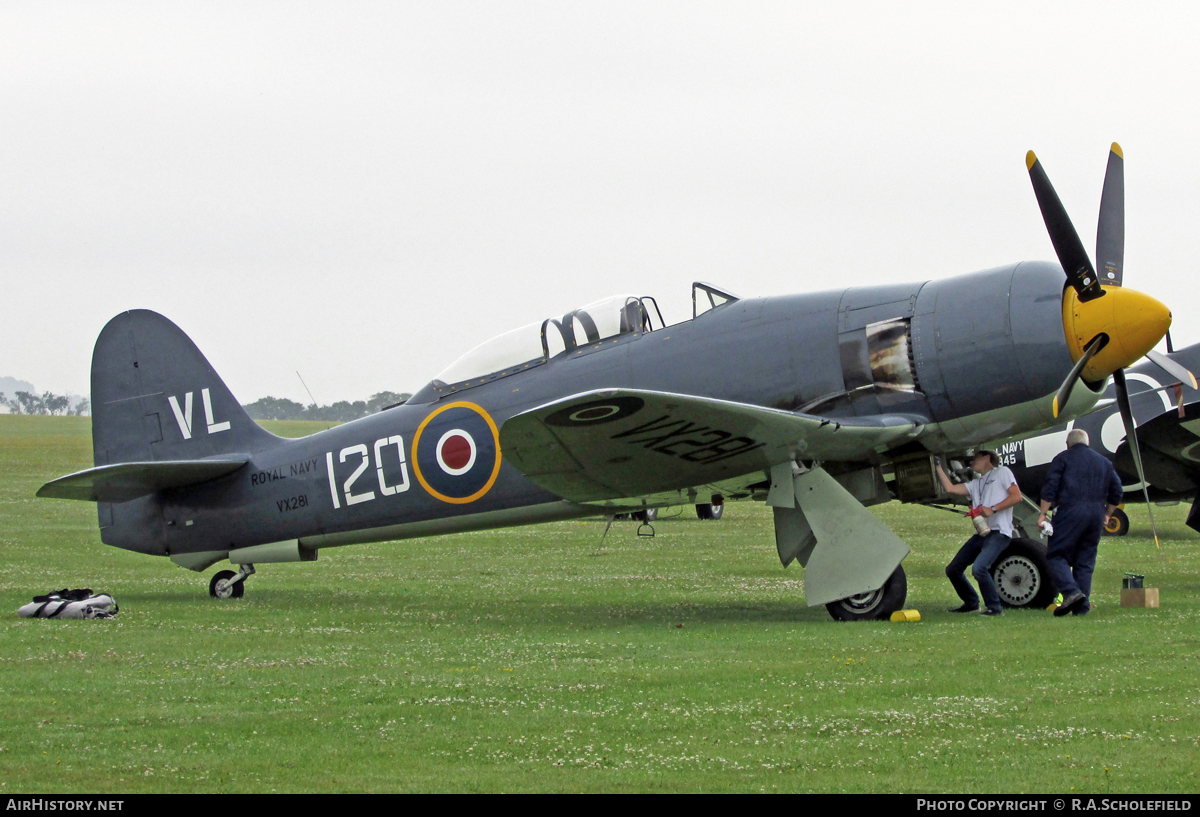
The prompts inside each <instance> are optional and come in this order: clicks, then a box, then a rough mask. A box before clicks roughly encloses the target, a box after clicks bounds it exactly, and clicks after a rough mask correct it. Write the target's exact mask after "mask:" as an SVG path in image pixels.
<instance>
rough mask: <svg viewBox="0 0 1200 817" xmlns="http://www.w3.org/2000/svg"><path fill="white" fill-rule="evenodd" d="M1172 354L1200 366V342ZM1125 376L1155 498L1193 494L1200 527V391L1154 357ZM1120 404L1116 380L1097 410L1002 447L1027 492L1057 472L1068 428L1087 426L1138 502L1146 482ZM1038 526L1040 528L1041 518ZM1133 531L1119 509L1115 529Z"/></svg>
mask: <svg viewBox="0 0 1200 817" xmlns="http://www.w3.org/2000/svg"><path fill="white" fill-rule="evenodd" d="M1168 356H1169V357H1170V358H1171V359H1172V360H1174V361H1175V362H1176V363H1178V364H1180V365H1182V366H1184V367H1186V368H1187V369H1189V370H1192V371H1194V370H1196V369H1197V368H1200V344H1196V345H1193V346H1189V347H1187V348H1185V349H1180V350H1178V351H1176V352H1172V353H1169V355H1168ZM1125 378H1126V380H1127V381H1128V382H1129V383H1130V384H1131V386H1132V388H1131V392H1130V395H1129V402H1130V407H1131V410H1132V412H1133V416H1134V418H1135V420H1136V422H1137V437H1138V443H1139V446H1140V448H1141V454H1142V466H1143V468H1144V469H1145V477H1146V485H1145V486H1144V487H1145V489H1146V495H1147V496H1148V498H1149V500H1150V501H1151V502H1154V503H1175V502H1180V501H1183V500H1192V510H1191V512H1190V513H1189V514H1188V519H1187V524H1188V525H1189V526H1190V527H1191V528H1193V529H1195V530H1197V531H1200V498H1198V497H1200V494H1198V493H1197V489H1198V488H1200V391H1197V390H1196V388H1195V387H1194V386H1193V384H1192V383H1190V382H1187V381H1184V382H1183V383H1177V382H1175V381H1174V380H1173V378H1163V376H1162V371H1161V370H1160V369H1159V367H1158V366H1157V364H1153V363H1142V364H1141V365H1139V366H1135V367H1133V368H1131V369H1129V371H1128V372H1126V374H1125ZM1176 388H1178V390H1179V391H1178V398H1179V399H1178V400H1177V395H1176ZM1116 403H1117V400H1116V392H1115V388H1114V387H1112V386H1110V387H1109V388H1108V390H1107V391H1106V392H1105V393H1104V397H1102V398H1101V399H1100V401H1099V402H1098V403H1097V407H1096V408H1095V409H1094V410H1093V411H1091V412H1089V413H1088V414H1085V415H1083V416H1082V417H1079V418H1078V419H1076V420H1072V421H1070V422H1068V423H1065V424H1062V425H1058V426H1056V427H1054V428H1052V429H1050V430H1049V431H1046V432H1044V433H1042V434H1038V435H1036V436H1033V437H1028V438H1026V439H1024V440H1018V441H1016V442H1009V443H1007V444H1004V445H1000V446H997V454H998V455H999V456H1000V458H1001V460H1002V461H1003V463H1004V464H1005V465H1007V466H1008V467H1009V468H1011V469H1012V472H1013V475H1014V476H1015V477H1016V478H1017V484H1018V485H1020V486H1021V490H1022V491H1023V492H1024V493H1025V494H1026V495H1027V496H1029V497H1032V498H1033V499H1034V500H1035V501H1036V499H1037V498H1038V496H1040V494H1041V492H1042V485H1043V483H1044V482H1045V480H1046V475H1047V474H1048V473H1049V471H1050V461H1051V460H1052V459H1053V458H1054V455H1055V454H1057V453H1058V452H1059V451H1062V450H1063V448H1065V446H1066V438H1067V432H1068V431H1070V430H1071V429H1072V428H1082V429H1083V430H1085V431H1086V432H1087V433H1088V437H1089V438H1090V439H1091V441H1092V443H1091V447H1092V448H1093V449H1094V450H1096V451H1098V452H1100V453H1101V454H1103V455H1104V456H1105V457H1108V459H1110V460H1112V461H1113V463H1114V465H1115V466H1116V468H1117V472H1118V474H1120V475H1121V477H1122V481H1123V482H1124V483H1125V500H1126V502H1137V501H1139V500H1140V499H1142V495H1141V494H1140V493H1139V492H1141V491H1142V490H1143V485H1142V484H1141V481H1140V480H1139V478H1138V475H1137V473H1138V472H1137V465H1136V464H1135V463H1134V460H1133V452H1132V449H1131V447H1130V444H1129V441H1128V440H1127V439H1126V437H1125V427H1124V424H1123V423H1122V421H1121V415H1120V411H1119V407H1118V406H1117V404H1116ZM1181 404H1182V408H1183V412H1182V415H1181V414H1180V405H1181ZM1033 516H1036V511H1033ZM1030 524H1031V527H1030V530H1032V524H1033V523H1030ZM1128 531H1129V517H1128V516H1126V515H1125V513H1124V512H1122V511H1121V510H1120V509H1118V510H1117V511H1116V512H1114V513H1113V515H1112V518H1111V520H1110V524H1109V527H1108V529H1107V532H1108V533H1109V534H1111V535H1115V536H1124V535H1125V534H1126V533H1128Z"/></svg>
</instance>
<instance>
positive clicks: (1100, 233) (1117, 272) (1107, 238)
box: [1096, 142, 1125, 287]
mask: <svg viewBox="0 0 1200 817" xmlns="http://www.w3.org/2000/svg"><path fill="white" fill-rule="evenodd" d="M1124 266H1125V154H1123V153H1122V152H1121V146H1120V145H1118V144H1117V143H1116V142H1113V143H1112V148H1111V149H1110V150H1109V153H1108V170H1106V171H1105V173H1104V193H1103V194H1102V195H1101V196H1100V222H1099V224H1097V225H1096V268H1097V269H1098V270H1099V274H1100V283H1102V284H1107V285H1109V286H1118V287H1119V286H1120V285H1121V278H1122V275H1123V273H1124Z"/></svg>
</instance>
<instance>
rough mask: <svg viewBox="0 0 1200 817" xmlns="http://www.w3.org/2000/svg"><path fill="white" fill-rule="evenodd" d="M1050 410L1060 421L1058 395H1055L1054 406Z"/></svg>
mask: <svg viewBox="0 0 1200 817" xmlns="http://www.w3.org/2000/svg"><path fill="white" fill-rule="evenodd" d="M1050 410H1051V411H1053V412H1054V418H1055V419H1058V395H1057V394H1056V395H1054V405H1052V406H1051V407H1050Z"/></svg>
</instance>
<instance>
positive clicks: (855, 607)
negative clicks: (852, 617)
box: [841, 587, 883, 613]
mask: <svg viewBox="0 0 1200 817" xmlns="http://www.w3.org/2000/svg"><path fill="white" fill-rule="evenodd" d="M881 601H883V588H882V587H881V588H879V589H878V590H871V591H868V592H866V593H859V594H858V595H857V596H849V597H847V598H844V599H842V601H841V605H842V606H843V607H845V608H846V609H847V610H852V611H854V612H855V613H869V612H870V611H871V610H874V609H875V608H876V607H878V606H879V602H881Z"/></svg>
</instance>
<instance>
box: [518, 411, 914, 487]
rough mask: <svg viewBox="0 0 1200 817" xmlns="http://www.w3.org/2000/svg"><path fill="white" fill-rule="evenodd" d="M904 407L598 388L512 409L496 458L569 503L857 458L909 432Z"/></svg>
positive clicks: (900, 439)
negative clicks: (857, 408)
mask: <svg viewBox="0 0 1200 817" xmlns="http://www.w3.org/2000/svg"><path fill="white" fill-rule="evenodd" d="M926 422H928V421H927V420H926V418H924V417H915V416H911V415H880V416H875V417H855V418H838V419H832V418H826V417H816V416H813V415H808V414H796V413H794V412H790V411H782V410H779V409H770V408H763V407H762V406H754V405H749V404H746V403H733V402H729V401H726V400H714V399H711V398H706V397H694V396H690V395H682V394H669V393H666V392H655V391H642V390H635V389H601V390H596V391H589V392H584V393H581V394H576V395H573V396H571V397H567V398H565V399H563V400H557V401H555V402H552V403H547V404H546V405H543V406H539V407H538V408H534V409H530V410H529V411H525V412H523V413H521V414H517V415H514V416H513V417H510V418H509V419H508V420H507V421H506V422H505V423H504V425H503V426H502V427H501V429H500V446H501V449H502V450H503V452H504V456H505V458H506V459H508V461H509V462H510V463H512V464H513V465H514V466H515V467H516V468H517V469H518V470H520V471H521V472H522V473H523V474H524V475H525V476H526V477H528V478H529V479H530V480H531V481H532V482H534V483H536V484H537V485H539V486H541V487H543V488H545V489H546V490H548V491H551V492H553V493H556V494H558V495H559V496H562V497H564V498H566V499H569V500H572V501H574V502H596V501H601V500H607V499H618V498H622V497H632V496H644V495H647V494H653V493H657V492H662V491H673V490H678V489H681V488H688V487H691V486H695V485H702V484H707V483H711V482H715V481H719V480H721V479H726V478H729V477H733V476H737V475H739V474H745V473H747V472H749V471H753V470H755V469H759V468H762V469H769V468H770V467H771V466H772V465H777V464H779V463H783V462H788V461H790V460H793V459H797V458H799V459H807V460H822V461H827V460H861V459H865V458H867V457H869V456H870V455H871V454H873V453H874V452H876V451H877V450H883V449H884V448H886V447H891V446H892V445H895V444H898V443H901V442H903V441H906V440H908V439H912V438H913V437H916V436H917V435H918V434H919V433H920V431H921V428H922V426H923V425H924V424H925V423H926Z"/></svg>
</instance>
